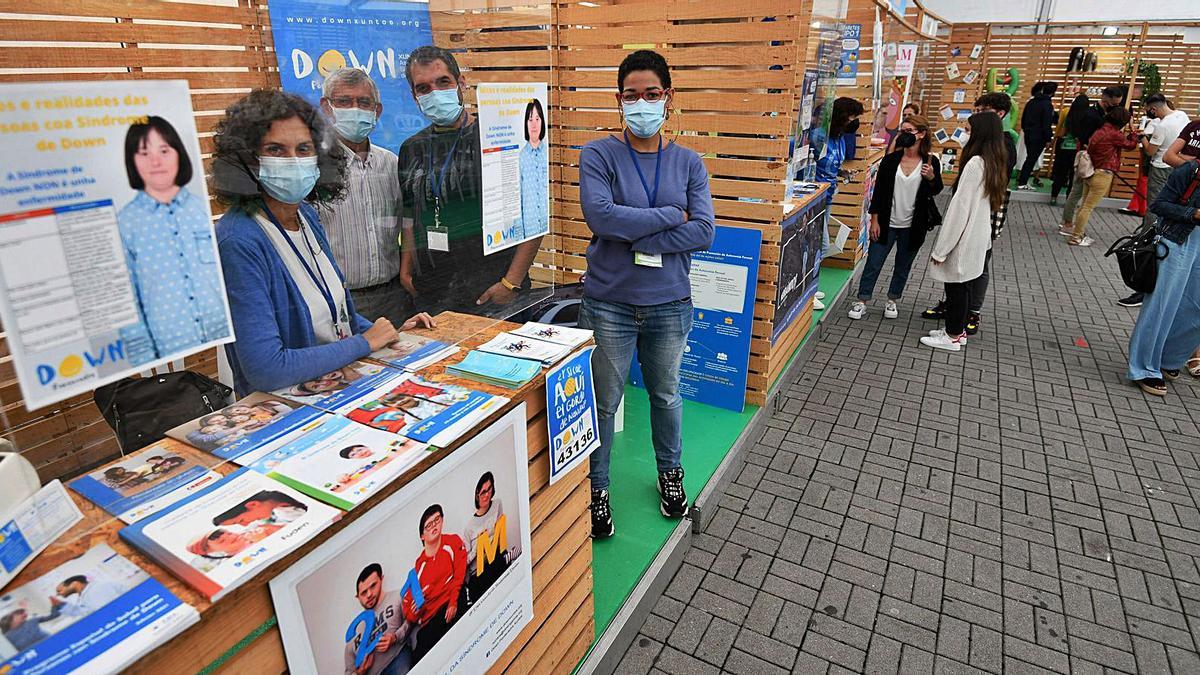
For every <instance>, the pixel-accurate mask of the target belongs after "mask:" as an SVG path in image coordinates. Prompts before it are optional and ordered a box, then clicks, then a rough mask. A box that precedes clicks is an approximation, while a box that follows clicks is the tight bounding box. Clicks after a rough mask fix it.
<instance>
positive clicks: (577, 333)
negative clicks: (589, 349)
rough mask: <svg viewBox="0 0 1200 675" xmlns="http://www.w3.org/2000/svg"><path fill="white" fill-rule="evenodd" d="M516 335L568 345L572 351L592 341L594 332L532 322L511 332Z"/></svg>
mask: <svg viewBox="0 0 1200 675" xmlns="http://www.w3.org/2000/svg"><path fill="white" fill-rule="evenodd" d="M509 332H510V333H512V334H514V335H524V336H525V337H531V338H533V339H535V340H542V341H544V342H553V343H555V344H560V345H566V346H568V347H570V348H571V349H574V348H576V347H578V346H579V345H581V344H583V343H585V342H587V341H588V340H591V339H592V331H590V330H586V329H583V328H571V327H570V326H555V325H553V324H549V323H538V322H536V321H530V322H528V323H526V324H525V325H524V326H521V327H520V328H517V329H516V330H512V331H509Z"/></svg>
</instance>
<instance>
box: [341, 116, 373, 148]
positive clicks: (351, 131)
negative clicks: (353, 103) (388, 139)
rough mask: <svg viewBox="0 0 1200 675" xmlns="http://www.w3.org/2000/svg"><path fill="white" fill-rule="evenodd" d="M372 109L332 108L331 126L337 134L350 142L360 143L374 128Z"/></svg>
mask: <svg viewBox="0 0 1200 675" xmlns="http://www.w3.org/2000/svg"><path fill="white" fill-rule="evenodd" d="M376 122H377V118H376V117H375V111H374V110H363V109H362V108H333V128H334V129H337V133H338V136H341V137H342V138H344V139H346V140H348V141H350V142H351V143H362V142H363V141H365V140H367V136H370V135H371V132H372V131H374V130H375V124H376Z"/></svg>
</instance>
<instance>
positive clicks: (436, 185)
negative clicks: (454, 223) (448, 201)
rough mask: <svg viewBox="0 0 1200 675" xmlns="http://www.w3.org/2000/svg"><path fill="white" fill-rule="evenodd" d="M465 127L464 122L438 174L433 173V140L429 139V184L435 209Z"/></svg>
mask: <svg viewBox="0 0 1200 675" xmlns="http://www.w3.org/2000/svg"><path fill="white" fill-rule="evenodd" d="M466 128H467V125H466V123H465V122H464V123H463V126H462V128H461V129H459V130H458V136H457V137H455V139H454V143H452V144H451V145H450V152H447V153H446V161H444V162H442V170H441V171H440V172H438V173H436V174H435V173H434V172H433V138H432V137H431V138H430V139H429V183H430V187H432V188H433V200H434V205H435V208H437V209H439V210H440V209H441V201H442V185H444V184H445V182H446V172H447V171H448V170H449V169H450V162H451V161H452V160H453V159H454V151H455V150H456V149H458V142H459V141H461V140H462V137H463V133H464V132H465V131H466Z"/></svg>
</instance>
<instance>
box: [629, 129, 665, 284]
mask: <svg viewBox="0 0 1200 675" xmlns="http://www.w3.org/2000/svg"><path fill="white" fill-rule="evenodd" d="M625 149H626V150H628V151H629V161H631V162H633V168H634V169H636V170H637V175H638V178H639V179H640V180H641V181H642V190H644V191H645V192H646V201H647V203H649V205H650V208H654V207H655V206H657V205H658V179H659V176H660V175H661V174H662V172H661V171H660V169H661V168H662V150H663V146H662V136H659V137H658V154H657V155H656V156H655V158H654V190H651V189H650V184H649V183H648V182H647V181H646V174H644V173H642V166H641V164H639V163H638V159H637V155H636V154H635V153H634V152H633V146H632V145H630V143H629V134H628V133H626V134H625ZM633 264H634V265H641V266H642V267H662V266H663V263H662V254H659V253H638V252H637V251H634V253H633Z"/></svg>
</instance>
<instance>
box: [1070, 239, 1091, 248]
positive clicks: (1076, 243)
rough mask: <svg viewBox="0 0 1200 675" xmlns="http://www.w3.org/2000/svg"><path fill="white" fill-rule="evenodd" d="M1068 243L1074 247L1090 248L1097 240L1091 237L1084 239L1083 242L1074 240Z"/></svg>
mask: <svg viewBox="0 0 1200 675" xmlns="http://www.w3.org/2000/svg"><path fill="white" fill-rule="evenodd" d="M1067 243H1068V244H1070V245H1072V246H1083V247H1088V246H1091V245H1092V244H1094V243H1096V240H1095V239H1092V238H1091V237H1084V238H1083V240H1081V241H1075V240H1074V239H1072V240H1071V241H1069V242H1067Z"/></svg>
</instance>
